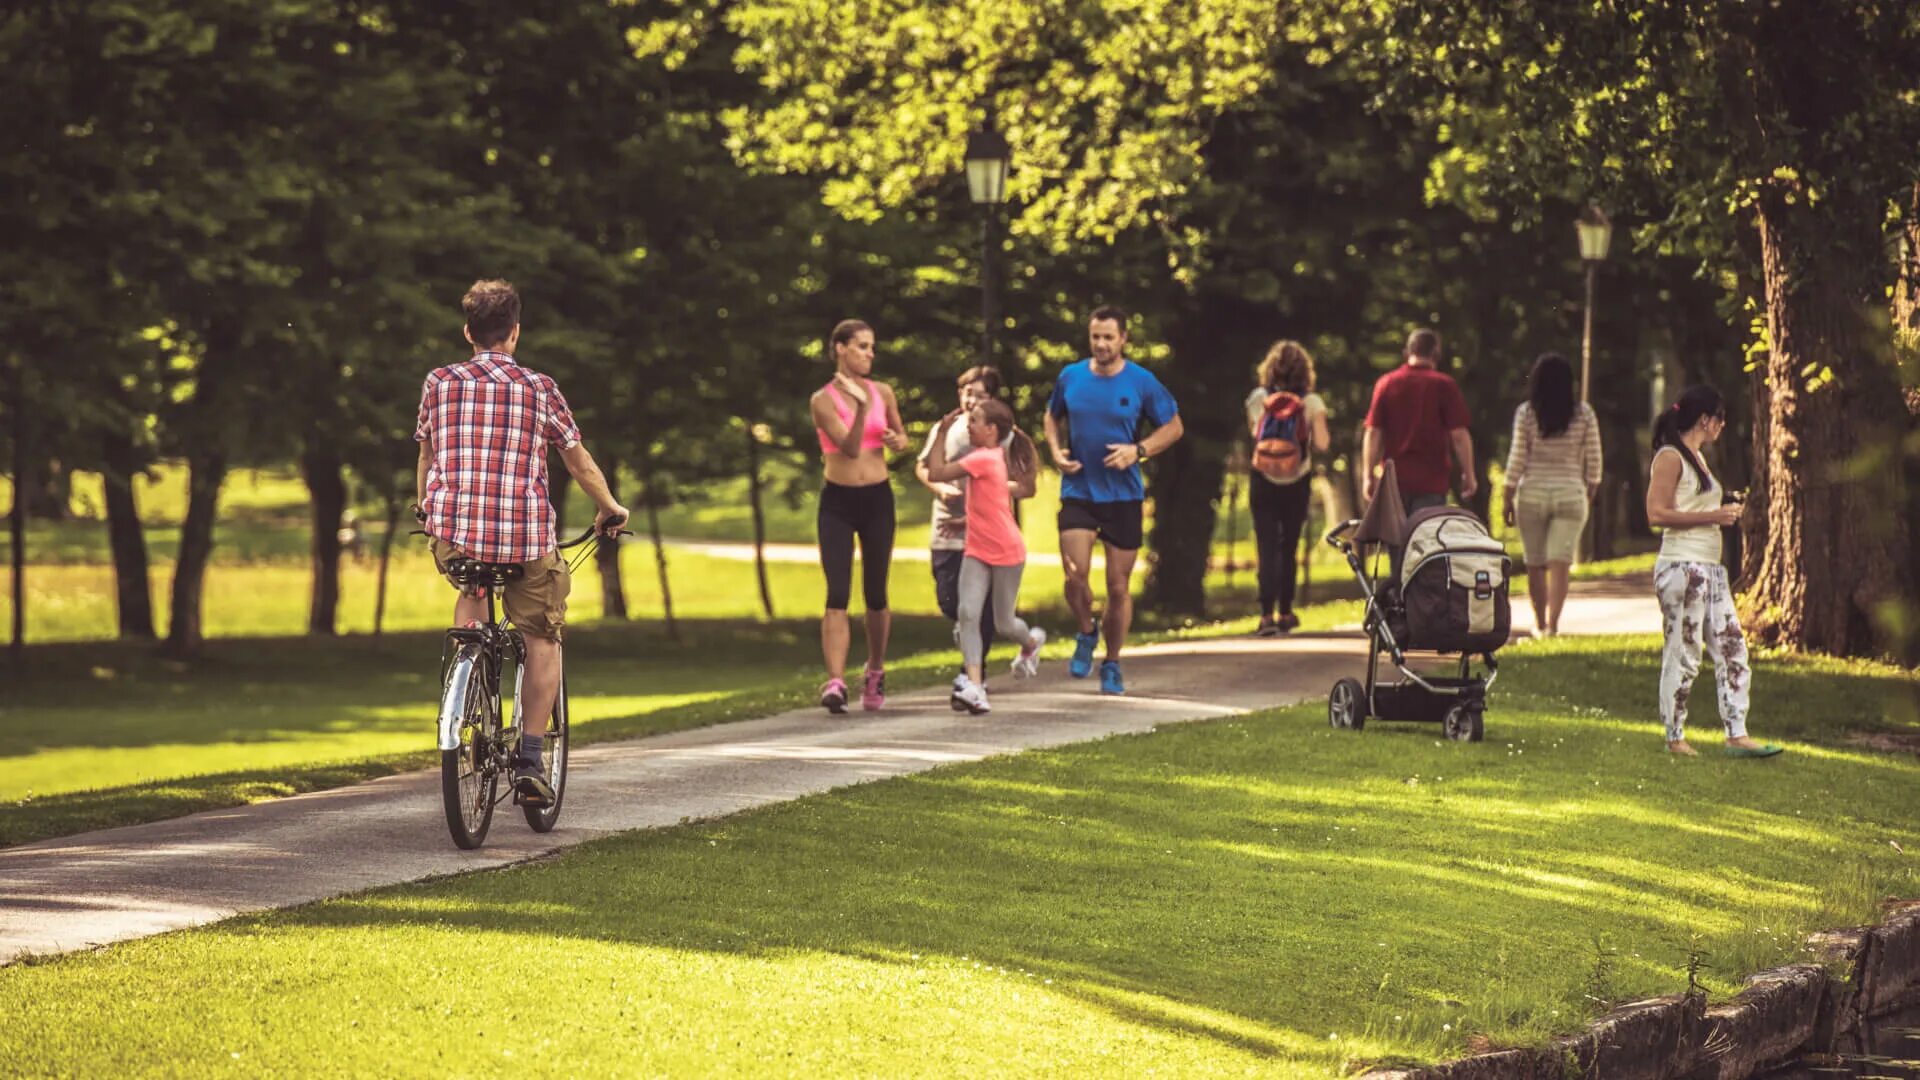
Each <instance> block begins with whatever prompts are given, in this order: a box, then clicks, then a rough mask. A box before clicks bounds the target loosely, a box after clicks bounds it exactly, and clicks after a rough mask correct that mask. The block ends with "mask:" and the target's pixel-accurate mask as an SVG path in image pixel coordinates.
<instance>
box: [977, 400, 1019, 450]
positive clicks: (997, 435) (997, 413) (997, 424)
mask: <svg viewBox="0 0 1920 1080" xmlns="http://www.w3.org/2000/svg"><path fill="white" fill-rule="evenodd" d="M973 411H974V412H976V413H979V414H980V419H982V420H985V421H986V422H987V423H989V424H992V425H993V433H994V439H993V441H994V442H995V443H998V442H1001V441H1002V440H1004V439H1006V437H1007V433H1008V432H1011V431H1012V430H1013V410H1012V409H1010V408H1008V407H1007V403H1006V402H1004V401H1001V400H1000V399H999V398H988V399H987V400H985V401H983V402H981V403H980V404H978V405H975V406H974V407H973Z"/></svg>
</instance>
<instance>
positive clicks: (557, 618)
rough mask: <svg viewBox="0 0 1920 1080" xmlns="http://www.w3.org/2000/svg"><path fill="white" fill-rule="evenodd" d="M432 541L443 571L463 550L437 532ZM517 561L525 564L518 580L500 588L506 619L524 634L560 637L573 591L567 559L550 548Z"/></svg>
mask: <svg viewBox="0 0 1920 1080" xmlns="http://www.w3.org/2000/svg"><path fill="white" fill-rule="evenodd" d="M431 541H432V543H431V547H432V549H433V565H434V566H435V567H438V568H439V570H440V573H441V574H443V575H444V574H445V573H446V572H447V560H449V559H452V558H455V557H456V556H461V555H464V554H465V552H462V551H461V550H460V549H459V548H457V547H454V546H453V545H452V544H449V543H447V542H446V541H445V540H442V539H440V538H439V537H437V536H436V537H432V538H431ZM520 565H521V567H523V568H524V572H523V573H522V574H521V576H520V580H519V581H510V582H508V583H507V586H506V588H504V589H502V590H500V591H501V593H503V594H504V595H503V596H502V603H503V605H504V606H505V607H506V609H507V621H508V622H511V623H513V625H514V626H516V627H518V628H519V630H520V632H521V633H523V634H531V635H532V636H534V637H539V638H548V639H551V640H553V641H559V640H560V639H561V636H562V633H563V631H564V629H565V627H566V624H567V594H568V593H569V592H571V591H573V576H572V575H571V574H569V573H568V572H567V562H566V560H565V559H562V558H561V557H560V553H559V552H557V551H549V552H547V553H546V554H545V555H542V556H540V557H539V558H537V559H529V560H528V561H526V562H523V563H521V564H520ZM448 580H449V581H451V580H452V579H448ZM454 587H455V588H461V586H459V585H455V586H454Z"/></svg>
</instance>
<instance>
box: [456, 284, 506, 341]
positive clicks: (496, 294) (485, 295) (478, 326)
mask: <svg viewBox="0 0 1920 1080" xmlns="http://www.w3.org/2000/svg"><path fill="white" fill-rule="evenodd" d="M460 310H461V311H463V312H465V313H466V316H467V333H468V334H470V335H471V336H472V337H473V343H474V344H475V345H479V346H481V347H483V348H484V347H485V346H488V345H501V344H504V343H505V342H506V340H507V338H508V336H510V335H511V334H512V333H513V328H514V327H516V326H518V325H520V294H519V293H517V292H515V291H514V289H513V283H512V282H509V281H503V280H501V279H500V278H489V279H487V280H485V281H476V282H474V283H473V288H471V289H468V290H467V295H465V296H463V297H461V298H460Z"/></svg>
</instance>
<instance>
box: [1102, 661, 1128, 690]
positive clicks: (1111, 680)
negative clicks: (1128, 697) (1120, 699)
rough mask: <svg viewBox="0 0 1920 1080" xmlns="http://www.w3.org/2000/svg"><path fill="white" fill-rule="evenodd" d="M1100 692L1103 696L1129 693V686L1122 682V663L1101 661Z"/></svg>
mask: <svg viewBox="0 0 1920 1080" xmlns="http://www.w3.org/2000/svg"><path fill="white" fill-rule="evenodd" d="M1100 692H1101V693H1103V694H1124V693H1126V692H1127V684H1126V683H1124V682H1121V681H1120V661H1118V660H1103V661H1101V663H1100Z"/></svg>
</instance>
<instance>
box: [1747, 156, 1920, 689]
mask: <svg viewBox="0 0 1920 1080" xmlns="http://www.w3.org/2000/svg"><path fill="white" fill-rule="evenodd" d="M1797 218H1798V219H1797ZM1758 220H1759V227H1760V246H1761V260H1762V266H1763V268H1764V271H1765V282H1766V302H1767V303H1766V306H1767V329H1768V337H1769V339H1770V340H1771V342H1772V345H1773V351H1772V353H1771V355H1770V356H1769V357H1768V361H1767V380H1768V398H1769V404H1770V417H1769V424H1770V426H1771V428H1772V438H1771V440H1770V442H1769V446H1768V458H1767V465H1766V475H1767V507H1766V514H1767V544H1766V550H1765V554H1764V555H1763V556H1762V557H1761V560H1760V567H1759V573H1758V574H1757V575H1756V578H1755V581H1754V586H1753V591H1752V592H1751V594H1749V597H1748V606H1749V614H1748V620H1749V621H1748V625H1749V629H1750V631H1751V633H1752V635H1753V637H1754V638H1755V639H1756V640H1758V641H1760V642H1763V643H1766V644H1776V645H1785V646H1790V647H1793V648H1800V649H1813V650H1819V651H1822V652H1829V653H1834V654H1838V655H1842V656H1862V655H1891V654H1895V653H1898V652H1901V651H1902V650H1903V647H1904V648H1906V649H1910V648H1911V642H1910V641H1908V642H1901V641H1899V640H1898V638H1897V633H1896V628H1897V626H1898V625H1899V622H1898V619H1899V616H1898V615H1896V614H1895V612H1894V608H1895V606H1897V605H1903V604H1904V605H1906V610H1907V611H1908V612H1911V611H1913V610H1915V609H1914V571H1913V564H1912V560H1913V549H1912V541H1913V537H1912V523H1911V522H1909V521H1908V520H1907V510H1908V507H1909V503H1908V493H1907V490H1906V487H1907V485H1906V474H1905V470H1904V469H1902V468H1899V467H1898V464H1897V463H1898V457H1897V455H1898V454H1899V453H1900V449H1899V448H1900V441H1901V439H1902V437H1903V436H1904V435H1905V434H1906V432H1907V430H1908V428H1909V425H1910V422H1909V418H1908V416H1907V413H1906V410H1905V407H1904V401H1903V400H1902V397H1901V394H1900V387H1899V386H1898V384H1897V382H1898V381H1897V379H1896V378H1895V369H1894V368H1893V366H1892V365H1891V364H1888V363H1886V362H1885V361H1884V360H1883V359H1882V358H1881V357H1880V356H1877V355H1876V354H1875V352H1874V351H1873V349H1872V348H1871V347H1870V346H1869V344H1868V343H1869V341H1870V340H1871V339H1870V337H1869V335H1868V332H1867V329H1866V320H1865V317H1864V316H1865V313H1864V311H1863V310H1862V309H1861V307H1860V305H1858V304H1856V303H1855V302H1854V301H1853V300H1852V299H1851V298H1849V297H1848V296H1847V295H1845V294H1844V293H1841V292H1839V291H1838V290H1836V289H1835V288H1834V287H1833V286H1832V285H1831V284H1830V282H1833V281H1844V280H1847V278H1848V276H1847V275H1846V274H1844V273H1839V272H1835V269H1834V268H1827V267H1822V266H1820V265H1819V262H1818V250H1819V244H1818V242H1817V241H1810V239H1809V238H1807V237H1805V236H1803V235H1802V234H1801V232H1800V230H1803V229H1806V228H1807V227H1808V226H1807V225H1806V224H1804V220H1805V219H1804V218H1799V215H1797V214H1796V211H1795V209H1794V208H1793V207H1791V206H1789V205H1788V204H1787V202H1786V199H1785V197H1784V194H1783V193H1782V192H1780V191H1778V190H1771V191H1769V192H1767V193H1765V194H1763V195H1762V196H1761V198H1760V200H1759V210H1758ZM1823 271H1824V272H1823ZM1827 372H1830V373H1831V375H1830V378H1831V382H1826V383H1825V384H1824V385H1823V380H1824V377H1826V373H1827ZM1890 466H1893V467H1890Z"/></svg>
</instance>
